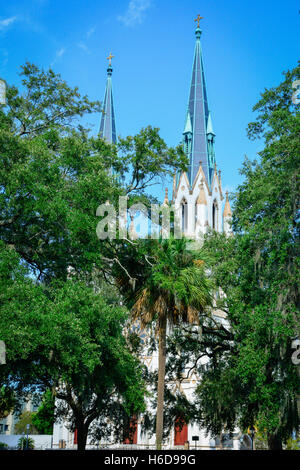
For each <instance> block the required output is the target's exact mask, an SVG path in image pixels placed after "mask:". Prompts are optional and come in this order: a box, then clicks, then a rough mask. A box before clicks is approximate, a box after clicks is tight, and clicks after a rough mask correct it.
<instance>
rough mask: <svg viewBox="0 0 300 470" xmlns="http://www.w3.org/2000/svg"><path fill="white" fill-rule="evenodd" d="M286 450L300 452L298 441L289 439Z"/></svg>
mask: <svg viewBox="0 0 300 470" xmlns="http://www.w3.org/2000/svg"><path fill="white" fill-rule="evenodd" d="M285 450H300V443H299V441H297V439H292V438H289V439H288V440H287V442H286V447H285Z"/></svg>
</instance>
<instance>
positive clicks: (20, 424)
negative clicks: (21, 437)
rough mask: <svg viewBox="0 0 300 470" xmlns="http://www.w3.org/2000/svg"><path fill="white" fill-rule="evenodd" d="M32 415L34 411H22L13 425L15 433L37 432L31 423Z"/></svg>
mask: <svg viewBox="0 0 300 470" xmlns="http://www.w3.org/2000/svg"><path fill="white" fill-rule="evenodd" d="M33 416H34V413H32V412H31V411H23V413H22V414H21V415H20V416H19V420H18V421H17V422H16V424H15V427H14V433H15V434H23V433H25V434H27V432H28V434H39V432H38V430H37V429H36V428H35V426H34V424H33ZM28 424H29V429H27V425H28Z"/></svg>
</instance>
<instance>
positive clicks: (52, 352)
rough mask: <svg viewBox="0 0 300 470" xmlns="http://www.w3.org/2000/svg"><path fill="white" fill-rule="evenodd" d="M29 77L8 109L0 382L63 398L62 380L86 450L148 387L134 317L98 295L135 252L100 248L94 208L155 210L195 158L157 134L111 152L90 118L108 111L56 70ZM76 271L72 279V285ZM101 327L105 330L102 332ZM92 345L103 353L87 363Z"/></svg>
mask: <svg viewBox="0 0 300 470" xmlns="http://www.w3.org/2000/svg"><path fill="white" fill-rule="evenodd" d="M21 78H22V86H21V88H20V89H17V88H16V87H15V86H9V87H8V90H7V106H4V105H1V107H0V148H1V165H0V188H1V190H0V240H1V246H0V249H1V259H0V264H1V273H0V274H1V279H0V280H1V294H0V295H1V302H0V308H1V331H0V333H1V334H0V338H1V339H3V340H5V341H6V346H7V357H8V363H7V365H6V366H5V369H4V370H3V380H2V379H1V380H2V383H3V384H4V385H7V384H12V385H14V386H15V385H16V384H17V385H18V391H22V392H23V393H24V394H26V393H27V392H29V391H30V390H31V389H32V388H37V389H39V390H44V389H45V388H49V387H50V386H51V388H52V389H53V392H55V390H57V387H58V386H59V385H61V384H62V383H64V384H65V387H66V388H65V390H64V392H62V391H61V392H60V398H61V399H62V400H64V403H66V404H67V407H68V409H71V410H72V413H71V419H70V423H71V426H73V427H74V426H76V427H77V429H78V440H79V448H83V447H84V445H85V441H86V434H87V430H88V428H89V425H90V423H91V422H93V421H95V416H96V417H99V416H100V415H99V413H100V414H101V413H102V415H101V416H103V412H104V410H108V409H109V407H110V405H111V401H109V400H112V399H114V400H115V401H116V404H117V405H116V407H117V406H120V408H122V407H123V409H125V411H126V413H127V412H128V413H129V412H131V411H132V410H131V408H133V411H134V410H135V405H134V404H133V401H135V400H136V409H137V408H138V407H141V406H142V400H141V391H142V390H143V387H142V383H141V381H140V375H139V374H140V372H139V366H138V363H137V362H136V360H135V359H134V357H133V355H132V354H129V353H130V351H129V350H128V348H127V346H126V344H125V343H124V338H123V336H122V335H121V330H122V327H123V325H124V322H125V319H126V313H125V312H124V311H123V310H122V309H119V307H118V306H112V305H111V303H110V300H107V298H106V295H104V296H103V295H102V294H101V295H100V294H99V293H98V297H97V294H96V293H95V292H94V290H95V289H94V285H95V282H96V283H97V282H98V280H99V278H101V279H103V278H104V279H105V280H106V281H107V282H108V283H111V282H112V279H111V272H112V266H114V264H115V263H120V260H119V251H120V250H123V249H126V246H127V241H126V240H125V241H123V240H121V241H114V240H103V241H101V242H99V240H98V239H97V236H96V226H97V223H98V220H97V217H96V210H97V207H98V206H99V205H100V204H103V203H105V202H106V201H107V200H109V201H110V202H111V203H112V204H114V205H115V207H116V206H117V203H118V198H119V196H128V197H129V202H130V203H131V202H137V201H139V200H142V201H143V202H145V201H150V200H151V198H148V196H147V194H146V190H147V188H148V187H149V185H151V184H153V183H154V182H155V181H157V179H158V178H160V177H161V176H166V175H168V174H171V173H173V172H174V170H176V169H184V168H185V167H186V157H185V156H184V154H183V151H182V149H181V148H180V147H178V148H177V149H169V148H167V146H166V144H165V143H164V141H163V140H162V139H161V137H160V136H159V132H158V129H157V128H152V127H150V126H149V127H146V128H145V129H142V130H141V132H140V133H139V134H138V135H137V136H134V137H126V138H120V139H119V144H118V146H115V145H109V144H108V143H106V142H104V141H103V140H101V139H99V138H97V137H93V136H91V133H90V130H89V129H87V128H85V127H83V125H82V121H81V118H82V117H83V116H84V115H86V114H90V113H93V112H99V111H100V109H101V108H100V103H99V102H91V101H90V100H89V99H88V98H87V97H86V96H83V97H82V96H81V95H80V93H79V91H78V89H77V88H73V89H72V88H70V87H69V86H68V85H67V83H66V82H65V81H63V80H62V79H61V77H60V76H59V75H57V74H55V73H54V72H53V71H52V70H51V69H50V70H49V71H43V70H40V69H39V68H38V67H36V66H35V65H33V64H30V63H26V64H25V65H24V66H22V68H21ZM112 254H113V257H112ZM70 273H72V276H74V278H72V280H70V279H69V280H67V279H68V277H69V276H70ZM58 280H59V281H60V284H55V281H58ZM76 282H78V284H76ZM91 283H92V284H91ZM75 291H76V292H75ZM75 294H76V295H75ZM79 295H81V296H82V297H81V299H80V300H78V304H76V305H75V303H76V302H75V299H76V298H77V297H78V296H79ZM70 296H71V297H70ZM74 302H75V303H74ZM57 305H60V309H61V310H58V309H56V306H57ZM63 312H64V313H63ZM88 312H89V314H88ZM74 315H75V316H76V315H77V316H78V317H76V318H77V320H76V321H75V320H74ZM101 315H102V316H101ZM113 316H114V318H113ZM73 320H74V321H75V323H74V325H73V323H72V321H73ZM53 322H54V323H53ZM55 322H57V323H55ZM91 323H93V328H94V336H90V337H89V336H88V334H89V333H90V334H91V335H92V333H93V331H90V328H91ZM76 325H77V327H78V328H79V330H78V329H77V330H76V331H75V328H76ZM79 325H80V326H79ZM97 325H98V326H99V328H100V326H102V328H106V330H104V331H102V332H101V334H100V330H99V328H98V327H97ZM63 326H64V327H65V329H63ZM80 333H82V336H80ZM96 333H97V334H98V336H97V335H96ZM85 335H86V336H85ZM62 338H63V340H62ZM60 341H61V342H60ZM101 341H103V342H104V343H103V345H102V346H103V348H104V350H103V351H104V352H105V351H106V353H107V354H106V355H105V361H104V366H103V369H102V368H101V364H102V360H103V357H102V356H101V357H100V353H99V347H100V346H99V345H100V344H102V343H101ZM112 344H115V346H116V347H118V348H119V350H118V353H119V356H117V357H116V354H117V353H116V352H114V351H112V350H111V347H112ZM66 345H68V346H69V349H68V348H66ZM87 345H89V347H90V348H91V351H93V352H94V354H95V356H93V355H91V356H89V355H88V353H86V355H85V356H84V355H82V351H81V348H82V350H83V351H85V348H86V349H87V348H88V346H87ZM55 346H56V347H57V349H55ZM105 347H107V348H108V349H105ZM64 348H66V349H65V351H64V353H63V350H64ZM70 351H72V354H71V353H70V354H69V355H68V352H70ZM97 352H98V355H97ZM75 354H77V357H76V356H75ZM84 360H86V362H84ZM110 360H111V361H112V363H111V367H109V368H108V369H107V367H108V363H109V361H110ZM64 361H65V362H64ZM52 365H53V367H52ZM72 366H74V368H75V371H74V370H72ZM81 367H82V368H81ZM68 368H69V369H68ZM80 368H81V369H80ZM105 368H106V369H105ZM105 371H106V372H105ZM98 373H100V375H99V376H98V375H97V374H98ZM68 374H69V375H68ZM74 374H75V375H74ZM76 374H77V375H76ZM106 374H107V375H106ZM109 374H110V375H109ZM73 380H74V382H72V381H73ZM77 380H78V382H76V381H77ZM133 383H134V384H136V387H137V388H138V389H135V388H134V387H133V385H132V384H133ZM70 384H71V385H70ZM70 387H71V388H70ZM72 387H73V388H72ZM76 387H77V388H76ZM80 387H82V388H80ZM84 387H85V388H84ZM93 387H98V389H97V391H96V392H95V389H94V388H93ZM70 390H71V392H70ZM83 390H84V391H83ZM98 392H99V393H98ZM101 393H102V395H101ZM70 394H71V395H70ZM76 394H77V395H76ZM100 395H101V396H100ZM82 397H86V399H87V398H89V399H91V402H90V405H88V403H87V401H84V402H83V398H82ZM95 397H96V398H95ZM94 399H95V400H96V401H95V402H93V400H94ZM105 400H106V401H105ZM61 403H63V402H61ZM104 404H105V406H104ZM89 406H90V408H89ZM63 412H65V410H63Z"/></svg>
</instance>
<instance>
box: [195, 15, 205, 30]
mask: <svg viewBox="0 0 300 470" xmlns="http://www.w3.org/2000/svg"><path fill="white" fill-rule="evenodd" d="M200 20H203V16H200V15H198V16H197V18H195V19H194V21H197V23H198V25H197V28H200Z"/></svg>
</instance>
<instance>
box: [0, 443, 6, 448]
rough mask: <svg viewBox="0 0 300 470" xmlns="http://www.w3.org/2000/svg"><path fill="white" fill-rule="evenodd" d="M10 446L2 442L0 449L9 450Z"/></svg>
mask: <svg viewBox="0 0 300 470" xmlns="http://www.w3.org/2000/svg"><path fill="white" fill-rule="evenodd" d="M7 448H8V445H7V444H6V443H5V442H0V449H7Z"/></svg>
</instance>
